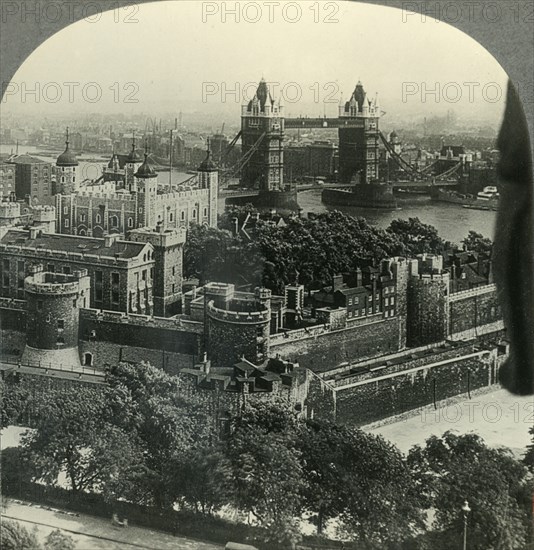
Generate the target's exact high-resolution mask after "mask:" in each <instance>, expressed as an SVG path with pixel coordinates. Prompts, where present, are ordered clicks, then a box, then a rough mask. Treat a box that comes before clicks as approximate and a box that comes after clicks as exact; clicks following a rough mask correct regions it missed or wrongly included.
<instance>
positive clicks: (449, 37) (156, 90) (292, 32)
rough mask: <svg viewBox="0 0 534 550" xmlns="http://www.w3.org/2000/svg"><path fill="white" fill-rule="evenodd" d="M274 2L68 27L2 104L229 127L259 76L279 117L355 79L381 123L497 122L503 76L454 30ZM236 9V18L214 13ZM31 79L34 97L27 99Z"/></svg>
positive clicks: (370, 10)
mask: <svg viewBox="0 0 534 550" xmlns="http://www.w3.org/2000/svg"><path fill="white" fill-rule="evenodd" d="M246 4H248V8H247V11H245V12H244V11H243V9H244V6H245V5H246ZM274 4H278V5H274ZM284 4H285V3H284V2H281V1H279V2H275V3H271V6H272V7H270V6H269V3H268V2H243V3H237V2H221V3H216V2H188V1H169V2H166V1H165V2H164V1H158V2H156V3H153V4H144V5H140V6H138V7H136V8H129V9H128V10H124V9H122V10H120V11H117V12H114V11H110V12H106V13H105V14H101V15H100V16H99V17H95V21H94V22H91V21H81V22H78V23H75V24H73V25H71V26H69V27H68V28H66V29H64V30H62V31H61V32H59V33H58V34H56V35H55V36H53V37H52V38H50V39H49V40H48V41H47V42H46V43H44V44H43V45H42V46H41V47H39V48H38V49H37V50H36V51H35V52H34V53H33V54H32V55H31V56H30V57H29V58H28V59H27V60H26V62H25V63H24V64H23V66H22V67H21V68H20V69H19V71H18V72H17V73H16V75H15V77H14V79H13V81H12V84H11V85H10V87H9V89H8V92H9V95H7V96H6V97H4V103H3V105H2V109H3V110H4V113H9V112H13V113H18V112H21V111H22V110H23V111H25V112H27V113H33V112H35V113H36V114H52V113H55V112H58V111H61V110H63V111H64V112H69V113H76V112H84V113H87V112H104V113H112V112H127V113H129V112H134V111H136V110H137V111H144V112H151V113H153V114H154V116H156V115H160V114H164V113H171V112H176V113H177V112H178V111H180V110H184V111H187V110H201V109H204V110H207V111H210V112H216V111H224V112H225V113H235V117H236V121H235V122H237V120H238V118H239V113H240V107H239V105H240V104H241V102H242V97H243V95H248V94H250V91H251V89H252V88H247V84H249V83H252V82H254V83H255V82H257V81H258V80H259V79H260V78H261V77H262V76H264V77H265V79H266V80H267V81H271V82H276V83H278V84H277V85H276V88H277V90H278V91H279V90H283V91H284V95H285V96H287V97H285V101H284V104H285V109H286V114H293V115H298V114H310V115H317V114H319V113H320V114H322V113H326V114H330V115H332V114H334V113H335V112H337V104H338V102H339V99H340V95H341V93H343V98H344V99H347V97H348V96H349V95H350V93H351V92H352V90H353V89H354V86H355V84H356V82H357V81H358V79H361V81H362V82H363V84H364V86H365V88H366V90H367V92H368V93H369V94H370V95H372V96H373V97H374V94H375V92H378V93H379V98H380V103H381V107H382V109H383V110H384V111H386V112H387V113H388V115H389V116H393V117H395V116H401V117H403V116H410V115H416V114H418V113H422V114H425V115H431V114H441V113H443V112H445V111H446V110H447V109H448V108H452V109H454V110H455V111H456V112H457V113H458V114H459V115H462V116H467V117H470V118H473V119H478V118H487V119H493V120H494V121H495V123H497V121H498V120H499V119H500V116H501V114H502V109H503V106H504V99H505V98H504V95H505V94H504V91H505V89H506V85H505V83H506V75H505V73H504V71H503V70H502V69H501V68H500V66H499V64H498V63H497V62H496V61H495V59H494V58H493V57H492V56H491V55H490V54H489V53H487V52H486V50H485V49H484V48H482V47H481V46H480V45H479V44H478V43H477V42H476V41H474V40H473V39H472V38H470V37H469V36H467V35H465V34H463V33H462V32H460V31H458V30H457V29H455V28H454V27H451V26H448V25H447V24H445V23H442V22H436V21H434V20H433V19H431V18H428V19H427V20H426V22H422V21H421V18H420V17H417V16H412V17H408V18H407V19H408V20H407V21H406V22H403V13H402V12H401V10H399V9H395V8H386V7H381V6H370V5H362V4H355V3H348V2H323V3H314V2H300V3H299V6H300V9H301V14H300V17H299V15H298V13H297V8H296V7H295V4H296V3H295V2H292V3H291V4H292V6H285V5H284ZM236 5H237V6H238V9H239V10H240V11H241V13H240V21H239V22H236V21H235V15H232V14H231V13H226V14H224V9H225V8H226V10H231V9H233V8H234V7H235V6H236ZM135 10H137V11H135ZM203 10H204V13H203ZM271 10H272V11H271ZM212 12H217V13H212ZM257 18H259V21H257V22H253V21H254V20H255V19H257ZM270 18H272V22H271V20H270ZM328 18H329V19H330V20H332V22H329V23H328V22H325V19H328ZM203 19H204V21H203ZM317 19H318V20H319V21H316V20H317ZM126 20H130V21H131V22H126ZM290 20H294V22H291V21H290ZM135 21H137V22H135ZM69 82H70V83H76V84H65V83H69ZM36 83H38V85H39V86H40V89H39V92H38V95H39V102H36V99H35V96H33V95H31V94H30V93H28V90H31V89H34V88H35V86H36ZM294 83H298V87H297V85H296V84H294ZM436 83H437V84H436ZM465 83H473V84H470V85H468V84H465ZM492 83H496V84H492ZM236 86H237V90H238V92H239V98H236V95H235V93H233V92H232V90H234V91H235V90H236ZM436 86H438V88H436ZM24 87H26V95H25V92H24ZM225 87H226V90H227V92H226V94H225V93H224V92H225ZM425 87H426V90H427V91H426V93H425ZM499 88H500V89H499ZM403 89H404V92H405V97H403ZM436 89H437V90H438V91H439V101H438V100H437V98H436V96H435V95H434V94H432V93H431V91H432V90H436ZM470 90H471V94H470ZM247 92H248V94H247ZM501 92H502V98H501V99H500V100H498V101H495V99H497V98H498V96H499V95H500V93H501ZM203 93H204V97H203ZM279 93H280V92H278V94H277V95H279ZM69 95H70V96H71V97H69ZM470 95H471V97H470ZM299 96H300V99H299V100H298V101H296V100H297V99H298V98H299ZM128 97H129V99H130V101H132V100H133V101H137V102H134V103H132V102H130V103H128V102H126V100H127V99H128ZM58 99H59V100H58ZM457 99H459V101H456V100H457ZM56 100H58V101H56ZM71 100H72V101H71Z"/></svg>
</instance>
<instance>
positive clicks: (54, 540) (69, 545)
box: [45, 529, 76, 550]
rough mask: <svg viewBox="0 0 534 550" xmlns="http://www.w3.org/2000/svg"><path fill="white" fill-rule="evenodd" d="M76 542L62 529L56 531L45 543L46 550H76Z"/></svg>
mask: <svg viewBox="0 0 534 550" xmlns="http://www.w3.org/2000/svg"><path fill="white" fill-rule="evenodd" d="M75 548H76V542H74V539H73V538H72V537H71V536H70V535H67V534H65V533H64V532H63V531H61V530H60V529H54V531H52V532H51V533H50V534H49V535H48V536H47V537H46V541H45V550H74V549H75Z"/></svg>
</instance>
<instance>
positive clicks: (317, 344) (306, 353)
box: [270, 317, 401, 372]
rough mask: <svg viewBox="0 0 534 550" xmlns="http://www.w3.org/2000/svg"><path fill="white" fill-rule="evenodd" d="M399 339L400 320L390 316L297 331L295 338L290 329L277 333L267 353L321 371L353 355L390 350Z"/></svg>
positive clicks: (395, 349)
mask: <svg viewBox="0 0 534 550" xmlns="http://www.w3.org/2000/svg"><path fill="white" fill-rule="evenodd" d="M299 332H302V331H299ZM400 341H401V321H400V320H399V319H398V318H396V317H393V318H390V319H381V320H380V321H376V322H372V323H368V324H362V325H356V326H354V327H349V328H346V329H342V330H337V331H333V332H330V331H325V330H322V331H321V332H320V331H319V330H317V329H310V334H304V335H302V334H299V338H298V339H293V338H292V337H291V333H289V334H288V337H287V338H284V337H283V336H282V337H281V336H279V335H277V336H276V341H273V342H271V349H270V355H271V356H272V357H275V356H277V355H280V357H281V358H282V359H285V360H288V361H295V362H297V363H298V364H299V365H300V366H301V367H307V368H309V369H311V370H313V371H314V372H324V371H326V370H329V369H331V368H334V367H336V366H338V365H339V364H341V363H343V362H346V361H350V360H353V359H354V358H355V357H366V356H367V357H369V356H371V355H375V354H376V353H377V352H378V353H380V352H382V353H387V352H390V353H393V352H394V351H397V350H398V349H399V342H400Z"/></svg>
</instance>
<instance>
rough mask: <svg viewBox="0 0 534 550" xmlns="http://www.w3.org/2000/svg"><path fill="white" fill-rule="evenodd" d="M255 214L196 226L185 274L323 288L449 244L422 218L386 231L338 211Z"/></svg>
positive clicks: (232, 214) (229, 214)
mask: <svg viewBox="0 0 534 550" xmlns="http://www.w3.org/2000/svg"><path fill="white" fill-rule="evenodd" d="M252 214H253V209H252V208H250V207H241V208H233V209H227V211H226V212H225V214H224V215H223V216H222V217H221V220H220V224H219V226H220V228H221V229H214V228H209V227H205V226H199V225H196V224H192V225H191V227H190V228H189V232H188V239H187V242H186V245H185V250H184V274H185V276H186V277H197V278H199V279H200V282H201V283H204V282H206V281H222V282H233V283H238V284H244V283H249V284H253V285H259V284H262V285H264V286H266V287H267V288H270V289H271V290H273V291H274V292H275V293H282V292H283V287H284V285H286V284H288V283H294V282H295V279H297V278H298V281H299V283H301V284H305V285H309V286H314V287H316V288H319V287H321V286H325V285H327V284H330V283H331V280H332V277H333V276H334V275H337V274H339V273H343V272H348V271H354V270H355V269H356V268H358V267H360V268H361V267H364V266H367V265H376V264H377V262H379V261H380V260H382V259H383V258H386V257H391V256H410V257H411V256H415V255H416V254H421V253H425V252H429V253H442V252H443V251H444V250H446V249H447V248H450V246H451V245H450V243H448V242H446V241H444V240H443V239H441V238H440V237H439V235H438V232H437V230H436V228H435V227H432V226H431V225H427V224H424V223H422V222H421V221H420V220H419V219H418V218H410V219H409V220H407V221H406V220H394V221H392V222H391V224H390V226H389V227H388V228H387V229H381V228H378V227H375V226H373V225H371V224H369V223H368V222H367V221H366V220H365V219H364V218H355V217H352V216H347V215H345V214H343V213H341V212H338V211H334V212H327V213H324V214H318V215H315V216H311V217H309V218H298V217H295V218H292V219H289V220H286V221H285V222H284V223H282V224H278V223H273V222H272V221H271V220H255V219H254V216H253V215H252ZM236 229H237V231H236Z"/></svg>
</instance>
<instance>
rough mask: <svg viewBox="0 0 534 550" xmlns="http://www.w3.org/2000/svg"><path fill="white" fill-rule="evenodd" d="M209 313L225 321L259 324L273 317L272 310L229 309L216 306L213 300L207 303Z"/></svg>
mask: <svg viewBox="0 0 534 550" xmlns="http://www.w3.org/2000/svg"><path fill="white" fill-rule="evenodd" d="M207 309H208V315H209V316H210V317H211V318H212V319H215V320H218V321H223V322H225V323H239V324H257V323H266V322H269V321H270V319H271V312H270V310H268V309H266V310H264V311H231V310H230V311H229V310H226V309H220V308H218V307H215V305H214V304H213V300H212V301H211V302H208V304H207Z"/></svg>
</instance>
